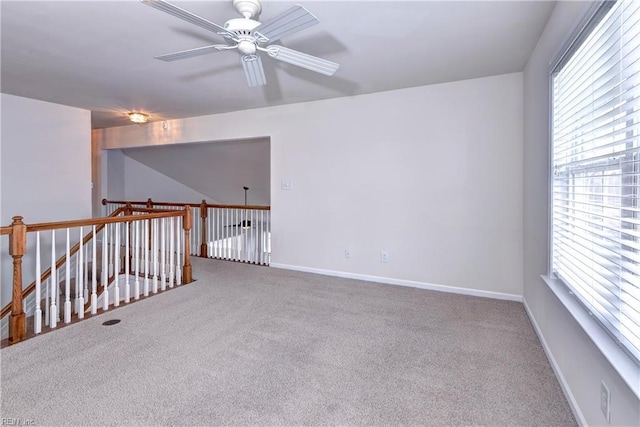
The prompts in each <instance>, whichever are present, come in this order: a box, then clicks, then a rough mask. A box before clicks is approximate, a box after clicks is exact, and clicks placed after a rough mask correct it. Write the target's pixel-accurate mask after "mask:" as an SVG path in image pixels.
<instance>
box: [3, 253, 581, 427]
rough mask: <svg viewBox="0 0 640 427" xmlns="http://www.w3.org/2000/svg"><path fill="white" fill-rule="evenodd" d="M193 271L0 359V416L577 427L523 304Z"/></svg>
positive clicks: (299, 276)
mask: <svg viewBox="0 0 640 427" xmlns="http://www.w3.org/2000/svg"><path fill="white" fill-rule="evenodd" d="M193 262H194V277H196V278H197V279H198V281H197V282H195V283H193V284H190V285H187V286H184V287H182V288H181V289H177V290H175V291H171V292H167V293H164V294H160V295H157V296H154V297H153V298H149V299H147V300H145V301H141V302H139V303H136V304H133V305H129V306H123V307H121V308H118V309H116V310H113V311H111V312H108V313H105V314H103V315H101V316H97V317H94V318H91V319H89V320H86V321H83V322H80V323H78V324H74V325H71V326H68V327H65V328H63V329H60V330H58V331H55V332H52V333H49V334H46V335H42V336H39V337H36V338H34V339H31V340H28V341H26V342H24V343H20V344H18V345H15V346H12V347H9V348H5V349H3V350H1V351H0V356H1V358H2V360H1V368H2V372H1V379H2V385H1V392H2V396H1V403H2V406H1V412H2V413H1V417H2V418H3V419H6V418H11V419H18V420H21V421H22V423H23V425H24V423H26V422H30V421H31V422H33V423H34V424H35V425H67V424H75V425H132V424H137V425H159V424H164V425H492V426H493V425H495V426H498V425H500V426H502V425H511V426H515V425H518V426H520V425H538V426H540V425H554V426H558V425H575V420H574V418H573V416H572V414H571V412H570V410H569V407H568V405H567V403H566V400H565V398H564V396H563V394H562V392H561V390H560V387H559V385H558V382H557V380H556V378H555V377H554V375H553V372H552V370H551V367H550V365H549V363H548V361H547V359H546V358H545V355H544V353H543V350H542V348H541V346H540V343H539V341H538V339H537V337H536V335H535V333H534V331H533V329H532V327H531V325H530V323H529V321H528V319H527V316H526V314H525V311H524V309H523V306H522V304H520V303H515V302H508V301H497V300H490V299H485V298H477V297H467V296H462V295H454V294H446V293H439V292H433V291H426V290H419V289H412V288H404V287H399V286H392V285H384V284H375V283H367V282H361V281H357V280H348V279H339V278H331V277H325V276H317V275H312V274H306V273H300V272H292V271H285V270H278V269H272V268H265V267H256V266H248V265H243V264H236V263H231V262H225V261H213V260H202V259H194V260H193ZM113 318H117V319H121V320H122V322H120V323H119V324H117V325H114V326H102V322H104V321H106V320H108V319H113Z"/></svg>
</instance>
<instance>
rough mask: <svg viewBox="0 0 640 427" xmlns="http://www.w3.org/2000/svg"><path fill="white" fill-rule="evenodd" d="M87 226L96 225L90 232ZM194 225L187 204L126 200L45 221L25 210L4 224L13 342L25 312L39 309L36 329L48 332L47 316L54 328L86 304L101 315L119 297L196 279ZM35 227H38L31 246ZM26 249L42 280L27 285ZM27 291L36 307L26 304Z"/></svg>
mask: <svg viewBox="0 0 640 427" xmlns="http://www.w3.org/2000/svg"><path fill="white" fill-rule="evenodd" d="M86 227H90V229H91V231H90V232H89V233H88V234H86V235H84V234H83V230H84V229H86ZM191 227H192V216H191V208H190V207H189V206H183V207H182V209H180V210H177V209H176V210H171V211H166V210H154V209H149V208H146V207H145V208H140V207H133V206H131V205H125V206H124V207H119V208H116V209H114V210H113V212H112V213H111V215H110V216H109V217H105V218H92V219H86V220H77V221H64V222H52V223H40V224H25V223H24V222H23V218H22V217H20V216H16V217H13V222H12V224H11V225H10V226H8V227H0V235H8V236H9V255H10V256H11V257H12V259H13V274H12V300H11V303H10V304H8V305H7V306H6V307H4V308H3V309H2V311H1V313H0V318H4V317H5V316H6V315H8V314H10V317H9V337H8V338H9V344H13V343H16V342H19V341H22V340H24V339H25V338H26V335H27V313H26V312H29V314H31V313H32V314H33V333H35V334H37V333H40V332H41V331H42V323H43V322H42V321H43V320H44V324H45V325H46V326H49V327H50V328H55V327H56V326H57V323H58V321H64V323H70V322H71V318H72V316H75V317H77V318H82V317H84V313H85V311H90V312H91V313H92V314H95V313H96V312H97V311H98V308H99V307H101V309H102V310H105V311H106V310H108V309H109V307H117V306H118V305H119V304H120V302H121V301H124V303H129V302H130V301H131V299H132V298H133V299H139V298H140V296H141V295H142V296H148V295H149V294H150V292H153V293H157V292H158V290H165V289H166V287H167V286H168V287H169V288H172V287H173V286H174V285H181V284H187V283H190V282H191V281H192V267H191V260H190V250H189V248H190V246H191V243H190V239H191ZM74 229H76V230H79V235H80V237H79V241H78V243H76V244H75V245H74V246H73V247H71V240H72V239H71V234H72V233H71V230H74ZM56 230H63V232H62V235H63V237H64V238H63V239H62V240H64V243H63V244H62V245H60V244H59V243H58V244H57V243H56ZM45 232H50V236H51V267H50V268H49V269H47V270H46V271H44V272H42V271H41V268H40V267H41V265H42V263H43V260H46V258H47V257H46V256H45V257H44V258H43V257H42V253H41V247H40V246H41V245H40V243H41V233H45ZM29 233H33V234H32V237H33V239H31V243H32V244H31V245H30V247H29V245H28V240H27V238H28V236H29ZM59 235H60V234H59ZM99 238H100V239H101V242H100V243H98V239H99ZM34 240H35V243H34V242H33V241H34ZM34 246H35V248H34ZM59 246H63V247H64V248H65V249H64V255H63V256H61V257H60V258H58V259H56V257H57V253H58V250H57V247H59ZM181 253H182V258H181V256H180V254H181ZM25 255H29V256H30V257H31V258H33V259H34V260H35V270H36V271H35V278H36V279H35V280H34V282H33V283H31V284H30V285H29V286H27V287H26V288H24V287H23V257H24V256H25ZM181 261H182V262H181ZM45 262H46V261H45ZM74 262H75V264H74ZM63 267H64V268H63ZM89 281H90V282H91V285H89ZM132 281H133V282H132ZM121 285H122V286H121ZM72 287H73V288H74V289H72ZM72 291H74V295H72ZM29 296H32V299H33V305H34V307H33V309H28V308H27V304H26V303H25V302H26V300H27V297H29ZM72 296H74V297H75V298H74V300H73V304H72V301H71V297H72ZM42 301H44V310H43V307H42ZM72 306H73V307H72ZM43 314H44V319H43Z"/></svg>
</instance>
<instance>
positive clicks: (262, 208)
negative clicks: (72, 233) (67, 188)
mask: <svg viewBox="0 0 640 427" xmlns="http://www.w3.org/2000/svg"><path fill="white" fill-rule="evenodd" d="M107 203H116V204H121V205H126V204H127V203H130V204H132V205H145V206H175V207H184V206H189V207H192V208H200V207H202V203H176V202H154V201H152V200H151V199H148V200H146V201H130V200H107V199H102V204H103V205H106V204H107ZM205 206H206V207H207V208H219V209H250V210H258V211H270V210H271V206H253V205H223V204H218V203H205Z"/></svg>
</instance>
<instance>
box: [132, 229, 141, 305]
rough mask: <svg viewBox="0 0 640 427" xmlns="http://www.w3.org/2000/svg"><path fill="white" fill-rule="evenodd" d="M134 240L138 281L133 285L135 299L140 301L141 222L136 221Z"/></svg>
mask: <svg viewBox="0 0 640 427" xmlns="http://www.w3.org/2000/svg"><path fill="white" fill-rule="evenodd" d="M133 240H134V243H133V244H134V248H135V249H134V254H133V256H134V257H135V258H136V262H135V270H136V280H135V282H134V284H133V297H134V298H135V299H140V221H135V222H134V223H133Z"/></svg>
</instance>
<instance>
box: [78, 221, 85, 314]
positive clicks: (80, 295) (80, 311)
mask: <svg viewBox="0 0 640 427" xmlns="http://www.w3.org/2000/svg"><path fill="white" fill-rule="evenodd" d="M83 237H84V236H83V232H82V227H80V248H79V249H80V250H79V251H78V254H79V255H80V259H79V260H78V266H79V267H80V274H78V276H77V277H76V292H78V299H77V300H76V313H77V314H78V318H79V319H82V318H84V294H83V293H82V292H83V287H84V280H85V277H84V258H85V257H84V255H85V252H84V250H83V249H84V248H83V247H82V238H83Z"/></svg>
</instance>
